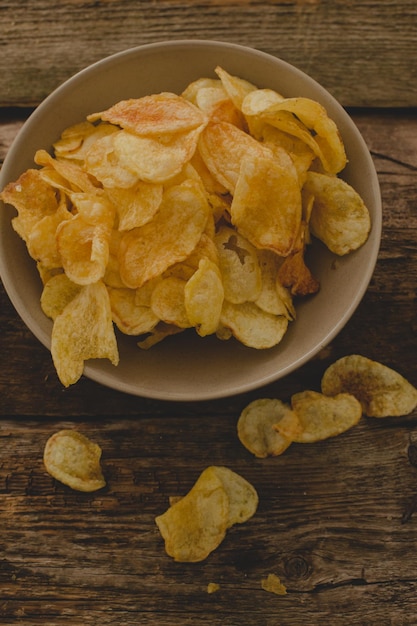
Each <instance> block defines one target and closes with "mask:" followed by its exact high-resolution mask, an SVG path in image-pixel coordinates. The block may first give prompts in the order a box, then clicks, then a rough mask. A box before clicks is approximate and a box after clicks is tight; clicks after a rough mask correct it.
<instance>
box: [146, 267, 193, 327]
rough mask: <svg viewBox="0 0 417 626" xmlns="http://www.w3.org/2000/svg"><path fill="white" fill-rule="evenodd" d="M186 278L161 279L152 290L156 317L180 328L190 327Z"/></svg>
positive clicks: (152, 303) (152, 306)
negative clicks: (185, 293) (185, 294)
mask: <svg viewBox="0 0 417 626" xmlns="http://www.w3.org/2000/svg"><path fill="white" fill-rule="evenodd" d="M185 285H186V282H185V280H181V278H176V277H175V276H170V277H168V278H163V279H162V280H161V281H159V282H158V283H157V284H156V285H155V288H154V289H153V291H152V296H151V309H152V312H153V313H154V315H155V317H157V318H158V319H159V320H161V321H163V322H165V324H173V325H174V326H179V327H180V328H190V327H191V326H192V323H191V322H190V320H189V318H188V315H187V309H186V307H185V296H184V292H185Z"/></svg>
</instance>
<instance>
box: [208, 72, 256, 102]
mask: <svg viewBox="0 0 417 626" xmlns="http://www.w3.org/2000/svg"><path fill="white" fill-rule="evenodd" d="M215 72H216V74H217V76H218V77H219V78H220V80H221V82H222V85H223V87H224V89H225V91H226V93H227V94H228V96H229V98H230V99H231V101H232V102H233V104H234V105H235V107H236V108H237V109H239V110H241V109H242V103H243V101H244V99H245V97H246V96H247V94H248V93H250V92H251V91H254V90H255V89H256V87H255V85H252V83H250V82H249V81H247V80H244V79H243V78H239V77H238V76H232V75H231V74H229V73H228V72H226V70H224V69H223V68H222V67H220V66H219V65H218V66H217V67H216V68H215Z"/></svg>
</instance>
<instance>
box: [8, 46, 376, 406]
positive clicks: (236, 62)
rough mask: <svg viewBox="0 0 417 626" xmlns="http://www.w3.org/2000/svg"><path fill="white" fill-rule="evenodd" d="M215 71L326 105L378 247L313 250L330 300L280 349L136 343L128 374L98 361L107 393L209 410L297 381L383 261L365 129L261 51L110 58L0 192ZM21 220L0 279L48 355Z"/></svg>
mask: <svg viewBox="0 0 417 626" xmlns="http://www.w3.org/2000/svg"><path fill="white" fill-rule="evenodd" d="M216 65H220V66H222V67H223V68H224V69H226V70H227V71H228V72H229V73H231V74H235V75H237V76H240V77H242V78H245V79H246V80H248V81H250V82H252V83H254V84H255V85H257V86H258V87H269V88H272V89H275V90H277V91H279V92H280V93H282V94H283V95H285V96H306V97H309V98H313V99H315V100H317V101H319V102H321V103H322V104H323V105H324V106H325V107H326V109H327V111H328V113H329V115H330V116H331V117H332V118H333V119H334V120H335V122H336V123H337V125H338V127H339V129H340V132H341V134H342V137H343V139H344V142H345V147H346V152H347V156H348V159H349V164H348V166H347V167H346V169H345V170H344V172H343V177H344V178H345V179H346V180H347V181H348V182H349V183H350V184H351V185H352V186H353V187H354V188H355V189H356V190H357V191H358V192H359V193H360V194H361V196H362V197H363V199H364V200H365V202H366V204H367V206H368V208H369V210H370V213H371V218H372V231H371V234H370V237H369V239H368V241H367V243H366V244H365V245H364V246H363V247H362V248H361V249H359V250H358V251H356V252H354V253H353V254H350V255H348V256H347V257H343V258H338V262H337V264H335V263H334V260H335V257H334V256H333V255H332V254H331V253H330V252H329V251H328V250H327V249H325V248H324V246H322V245H321V244H320V243H319V242H314V243H313V246H312V250H311V254H310V258H311V260H312V262H310V266H311V268H312V270H313V273H314V274H315V275H316V276H317V278H318V279H319V280H320V282H321V290H320V292H319V293H318V294H317V295H315V296H314V297H312V298H308V299H306V300H305V301H304V302H300V303H298V305H297V320H296V321H295V322H292V323H291V324H290V328H289V330H288V332H287V334H286V336H285V338H284V340H283V341H282V343H281V344H280V345H278V346H277V347H276V348H272V349H269V350H260V351H257V350H253V349H250V348H246V347H244V346H243V345H240V344H239V343H238V342H236V341H234V340H230V341H226V342H222V341H220V340H217V339H216V338H214V337H208V338H204V339H202V338H200V337H198V336H197V335H196V333H194V331H191V332H189V333H184V334H181V335H179V336H176V337H171V338H169V339H167V340H165V341H164V342H162V343H161V344H159V345H157V346H155V347H153V348H152V349H151V350H149V351H147V352H143V351H141V350H139V349H138V348H137V347H136V343H135V341H134V339H133V338H128V337H120V338H119V339H118V342H119V349H120V357H121V358H120V364H119V365H118V367H114V366H112V365H111V364H110V363H108V362H107V361H105V360H103V361H101V360H100V361H90V362H88V364H87V365H86V367H85V375H86V376H87V377H89V378H91V379H93V380H95V381H97V382H99V383H101V384H103V385H106V386H108V387H112V388H114V389H118V390H120V391H124V392H126V393H131V394H135V395H138V396H144V397H151V398H158V399H163V400H181V401H188V400H193V401H196V400H207V399H213V398H220V397H225V396H230V395H234V394H238V393H241V392H245V391H248V390H252V389H255V388H258V387H261V386H262V385H265V384H267V383H270V382H272V381H274V380H277V379H278V378H281V377H283V376H285V375H286V374H289V373H290V372H291V371H293V370H295V369H296V368H298V367H300V366H301V365H302V364H304V363H305V362H307V361H308V360H309V359H311V358H312V357H313V356H314V355H315V354H317V352H319V350H321V349H322V348H323V347H324V346H325V345H326V344H328V343H329V342H330V341H331V340H332V339H333V338H334V337H335V335H336V334H337V333H338V332H339V331H340V330H341V329H342V327H343V326H344V325H345V324H346V322H347V321H348V320H349V318H350V317H351V316H352V314H353V312H354V311H355V309H356V308H357V306H358V304H359V302H360V300H361V299H362V297H363V295H364V293H365V291H366V289H367V287H368V284H369V281H370V279H371V276H372V273H373V270H374V267H375V263H376V260H377V255H378V250H379V242H380V237H381V198H380V190H379V185H378V179H377V175H376V172H375V168H374V165H373V162H372V159H371V156H370V154H369V151H368V149H367V147H366V144H365V142H364V140H363V138H362V137H361V135H360V133H359V131H358V129H357V128H356V126H355V125H354V123H353V122H352V120H351V119H350V117H349V116H348V115H347V113H346V112H345V111H344V109H343V108H342V107H341V106H340V105H339V104H338V103H337V102H336V101H335V100H334V98H333V97H332V96H331V95H330V94H329V93H328V92H327V91H326V90H325V89H323V87H321V86H320V85H319V84H317V83H316V82H315V81H314V80H313V79H311V78H310V77H308V76H307V75H305V74H304V73H303V72H301V71H300V70H298V69H296V68H294V67H292V66H291V65H289V64H287V63H286V62H284V61H282V60H279V59H277V58H275V57H273V56H270V55H268V54H265V53H263V52H259V51H257V50H254V49H250V48H246V47H243V46H238V45H234V44H228V43H223V42H217V41H188V40H186V41H173V42H165V43H156V44H150V45H145V46H140V47H138V48H133V49H130V50H127V51H125V52H121V53H118V54H115V55H113V56H110V57H108V58H105V59H104V60H102V61H99V62H98V63H95V64H94V65H92V66H90V67H88V68H86V69H85V70H83V71H81V72H79V73H78V74H76V75H75V76H74V77H72V78H70V79H69V80H68V81H66V82H65V83H64V84H63V85H61V86H60V87H59V88H58V89H56V90H55V91H54V92H53V93H52V94H51V95H50V96H49V97H48V98H46V100H45V101H44V102H43V103H42V104H41V105H40V106H39V107H38V108H37V109H36V110H35V112H34V113H33V114H32V115H31V117H30V118H29V119H28V120H27V122H26V123H25V125H24V126H23V128H22V130H21V131H20V133H19V134H18V136H17V138H16V140H15V141H14V143H13V145H12V147H11V149H10V151H9V153H8V155H7V158H6V160H5V163H4V166H3V168H2V171H1V175H0V188H3V187H4V186H5V184H6V183H8V182H9V181H12V180H16V179H17V178H18V177H19V175H20V174H21V173H22V172H23V171H24V170H25V169H27V168H29V167H33V156H34V154H35V152H36V150H37V149H39V148H45V149H47V150H48V149H50V147H51V144H52V143H53V142H54V141H56V139H57V138H58V137H59V135H60V133H61V131H62V130H63V129H64V128H65V127H67V126H69V125H71V124H74V123H76V122H79V121H81V120H83V119H84V118H85V116H86V115H87V114H88V113H91V112H94V111H100V110H103V109H105V108H107V107H109V106H110V105H112V104H114V103H115V102H117V101H119V100H122V99H127V98H135V97H140V96H143V95H145V94H152V93H158V92H161V91H174V92H177V93H180V92H181V91H182V90H183V89H184V88H185V87H186V85H187V84H188V83H190V82H191V81H193V80H195V79H197V78H200V77H202V76H212V77H215V75H214V72H213V70H214V68H215V67H216ZM13 215H15V211H14V210H12V209H11V208H10V207H6V209H4V207H2V210H1V212H0V219H1V228H0V236H1V241H0V272H1V278H2V281H3V284H4V287H5V289H6V291H7V293H8V295H9V297H10V299H11V301H12V303H13V305H14V306H15V308H16V310H17V312H18V313H19V315H20V316H21V318H22V319H23V321H24V322H25V323H26V325H27V326H28V327H29V329H30V330H31V331H32V332H33V333H34V335H35V336H36V337H37V338H38V339H39V340H40V341H41V342H42V343H43V344H44V345H45V346H46V347H48V348H49V347H50V337H51V327H52V325H51V321H50V320H49V319H47V318H46V317H45V316H44V314H43V313H42V310H41V308H40V304H39V298H40V293H41V284H40V280H39V278H38V275H37V271H36V268H35V264H34V262H33V260H32V259H30V258H29V256H28V254H27V252H26V247H25V244H24V243H23V242H22V241H21V240H20V239H19V237H18V236H17V235H16V233H15V232H14V231H13V229H12V227H11V224H10V220H11V217H12V216H13Z"/></svg>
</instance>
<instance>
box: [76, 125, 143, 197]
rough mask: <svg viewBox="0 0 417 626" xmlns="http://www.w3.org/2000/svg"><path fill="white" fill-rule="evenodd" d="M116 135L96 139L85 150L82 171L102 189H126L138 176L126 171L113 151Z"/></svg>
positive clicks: (135, 181)
mask: <svg viewBox="0 0 417 626" xmlns="http://www.w3.org/2000/svg"><path fill="white" fill-rule="evenodd" d="M120 132H121V131H120V130H118V131H117V133H113V134H111V135H108V136H105V137H101V138H100V139H97V141H95V142H94V143H93V144H92V145H91V146H90V147H89V149H88V150H87V152H86V155H85V162H84V169H85V170H86V171H87V172H88V173H89V174H91V175H92V176H94V177H95V178H96V179H97V180H98V181H100V183H102V185H103V186H104V187H106V188H107V189H109V188H110V189H112V188H113V187H116V188H120V187H121V188H122V189H125V188H126V189H128V188H131V187H133V186H134V185H136V183H137V182H138V178H139V177H138V175H137V174H136V173H135V172H133V171H131V170H129V169H127V168H126V167H125V166H124V164H123V163H122V162H121V159H120V158H119V156H118V154H117V153H116V149H115V138H116V137H117V135H118V134H119V133H120Z"/></svg>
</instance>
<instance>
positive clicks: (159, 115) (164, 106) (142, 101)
mask: <svg viewBox="0 0 417 626" xmlns="http://www.w3.org/2000/svg"><path fill="white" fill-rule="evenodd" d="M98 118H100V119H102V120H104V121H106V122H110V123H111V124H116V125H118V126H121V127H122V128H125V129H127V130H129V131H131V132H133V133H135V134H136V135H154V136H158V135H165V134H172V133H178V132H183V131H188V130H192V129H194V128H197V127H199V126H202V125H204V124H205V123H206V117H205V115H204V113H203V112H202V111H201V110H200V109H199V108H198V107H196V106H194V105H193V104H192V103H191V102H189V101H188V100H186V99H185V98H182V97H181V96H178V95H177V94H174V93H169V92H164V93H160V94H153V95H149V96H144V97H142V98H136V99H135V98H132V99H130V100H122V101H120V102H118V103H117V104H115V105H113V106H112V107H110V109H107V111H103V112H102V113H96V114H92V115H89V116H88V120H91V121H94V120H96V119H98Z"/></svg>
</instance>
